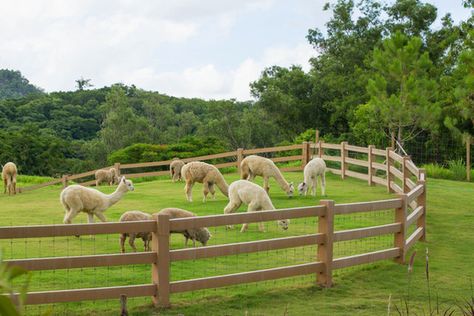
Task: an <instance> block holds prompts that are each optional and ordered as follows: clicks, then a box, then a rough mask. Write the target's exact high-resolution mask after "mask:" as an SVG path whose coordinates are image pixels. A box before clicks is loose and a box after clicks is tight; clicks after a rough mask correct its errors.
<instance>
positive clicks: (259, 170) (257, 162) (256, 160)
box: [240, 155, 294, 197]
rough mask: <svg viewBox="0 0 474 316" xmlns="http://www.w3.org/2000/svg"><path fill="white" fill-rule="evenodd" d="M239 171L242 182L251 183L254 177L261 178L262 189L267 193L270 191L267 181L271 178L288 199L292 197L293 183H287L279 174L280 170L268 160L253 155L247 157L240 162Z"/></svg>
mask: <svg viewBox="0 0 474 316" xmlns="http://www.w3.org/2000/svg"><path fill="white" fill-rule="evenodd" d="M240 170H241V179H244V180H250V181H252V180H253V179H255V176H261V177H263V187H264V188H265V191H267V193H268V191H269V190H270V186H269V185H268V180H269V178H270V177H273V178H275V180H276V181H277V182H278V184H279V185H280V187H281V188H282V190H283V191H285V192H286V194H287V195H288V196H289V197H292V196H293V191H294V187H293V183H292V182H290V183H288V182H287V181H286V180H285V178H284V177H283V175H282V174H281V172H280V169H278V167H277V166H276V165H275V163H274V162H273V161H271V160H270V159H268V158H264V157H260V156H255V155H251V156H247V157H245V158H244V159H243V160H242V163H241V164H240Z"/></svg>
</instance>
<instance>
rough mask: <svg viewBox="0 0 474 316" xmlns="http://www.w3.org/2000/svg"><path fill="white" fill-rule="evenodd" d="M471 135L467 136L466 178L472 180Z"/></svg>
mask: <svg viewBox="0 0 474 316" xmlns="http://www.w3.org/2000/svg"><path fill="white" fill-rule="evenodd" d="M471 142H472V140H471V135H468V136H467V137H466V180H467V181H468V182H470V181H471Z"/></svg>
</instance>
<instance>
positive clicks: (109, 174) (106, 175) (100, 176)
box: [95, 168, 119, 187]
mask: <svg viewBox="0 0 474 316" xmlns="http://www.w3.org/2000/svg"><path fill="white" fill-rule="evenodd" d="M118 181H119V178H118V175H117V171H116V170H115V168H110V169H108V170H105V169H100V170H97V171H96V172H95V186H96V187H98V186H99V184H101V183H102V182H106V183H108V184H109V185H112V184H117V183H118Z"/></svg>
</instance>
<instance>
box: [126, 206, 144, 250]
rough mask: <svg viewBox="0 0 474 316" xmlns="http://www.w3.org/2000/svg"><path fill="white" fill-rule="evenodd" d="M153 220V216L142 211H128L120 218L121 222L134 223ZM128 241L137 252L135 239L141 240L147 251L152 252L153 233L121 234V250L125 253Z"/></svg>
mask: <svg viewBox="0 0 474 316" xmlns="http://www.w3.org/2000/svg"><path fill="white" fill-rule="evenodd" d="M145 220H151V215H150V214H147V213H144V212H142V211H127V212H125V213H123V214H122V216H120V221H121V222H133V221H145ZM127 237H130V238H129V239H128V244H129V245H130V247H132V249H133V251H135V252H136V251H137V247H135V238H141V239H142V240H143V244H144V246H145V251H150V241H151V232H139V233H122V234H120V250H121V251H122V252H123V253H124V252H125V241H126V240H127Z"/></svg>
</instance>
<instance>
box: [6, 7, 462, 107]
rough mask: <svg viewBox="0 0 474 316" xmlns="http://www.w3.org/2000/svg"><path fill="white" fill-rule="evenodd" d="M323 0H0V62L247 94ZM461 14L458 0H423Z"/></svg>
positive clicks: (293, 44) (286, 59) (174, 91)
mask: <svg viewBox="0 0 474 316" xmlns="http://www.w3.org/2000/svg"><path fill="white" fill-rule="evenodd" d="M325 2H327V0H312V1H311V0H298V1H292V0H239V1H236V0H201V1H198V0H176V1H165V0H154V1H132V0H120V1H119V0H96V1H93V0H81V1H65V0H16V1H11V0H0V8H1V11H0V12H1V13H0V16H1V18H0V68H8V69H16V70H20V71H21V72H22V73H23V75H24V76H26V77H27V78H28V79H29V80H30V82H32V83H33V84H35V85H37V86H40V87H42V88H43V89H45V90H46V91H57V90H72V89H74V87H75V82H74V81H75V80H76V79H78V78H80V77H84V78H90V79H91V80H92V83H93V84H94V86H96V87H102V86H104V85H110V84H112V83H116V82H122V83H125V84H132V83H133V84H135V85H137V86H138V87H140V88H144V89H148V90H155V91H160V92H162V93H166V94H169V95H174V96H183V97H202V98H207V99H212V98H213V99H220V98H236V99H239V100H246V99H249V98H250V94H249V87H248V85H249V82H251V81H254V80H255V79H257V78H258V76H259V74H260V72H261V71H262V70H263V68H264V67H266V66H271V65H274V64H277V65H281V66H289V65H292V64H297V65H301V66H302V67H303V68H304V69H305V70H307V69H308V59H309V58H310V57H311V56H313V55H314V54H315V51H314V50H313V49H312V48H311V47H310V46H309V45H308V44H307V41H306V39H305V35H306V34H307V30H308V29H309V28H314V27H318V28H321V29H322V28H324V23H325V22H327V20H328V19H329V12H327V11H323V10H322V7H323V5H324V3H325ZM430 2H431V3H433V4H435V5H436V6H437V7H438V8H439V15H440V16H441V15H444V14H445V13H446V12H451V13H452V15H453V17H454V19H455V20H456V21H457V20H459V19H465V18H466V17H467V16H468V15H469V11H468V10H466V9H463V8H462V6H461V0H431V1H430Z"/></svg>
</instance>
